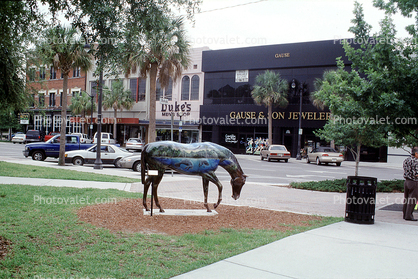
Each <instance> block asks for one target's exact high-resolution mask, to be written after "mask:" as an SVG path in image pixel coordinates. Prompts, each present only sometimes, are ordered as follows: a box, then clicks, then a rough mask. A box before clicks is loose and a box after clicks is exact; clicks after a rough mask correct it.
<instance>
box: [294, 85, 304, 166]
mask: <svg viewBox="0 0 418 279" xmlns="http://www.w3.org/2000/svg"><path fill="white" fill-rule="evenodd" d="M299 89H300V91H299V92H300V93H299V129H298V150H297V151H298V153H297V155H296V160H301V159H302V158H301V155H300V147H301V143H300V138H301V136H302V93H303V85H302V84H300V88H299Z"/></svg>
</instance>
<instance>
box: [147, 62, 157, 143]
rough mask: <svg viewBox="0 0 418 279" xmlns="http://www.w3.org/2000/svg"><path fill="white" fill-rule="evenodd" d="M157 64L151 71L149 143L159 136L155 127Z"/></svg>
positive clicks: (153, 65) (154, 64)
mask: <svg viewBox="0 0 418 279" xmlns="http://www.w3.org/2000/svg"><path fill="white" fill-rule="evenodd" d="M157 70H158V69H157V64H156V63H153V64H151V70H150V96H149V126H148V143H151V142H154V141H155V139H156V136H157V132H156V127H155V120H156V119H155V114H156V107H155V106H156V98H157V96H156V82H157Z"/></svg>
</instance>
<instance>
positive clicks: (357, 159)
mask: <svg viewBox="0 0 418 279" xmlns="http://www.w3.org/2000/svg"><path fill="white" fill-rule="evenodd" d="M360 149H361V144H358V145H357V156H356V170H355V174H354V175H355V176H358V166H359V163H360Z"/></svg>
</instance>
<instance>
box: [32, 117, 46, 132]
mask: <svg viewBox="0 0 418 279" xmlns="http://www.w3.org/2000/svg"><path fill="white" fill-rule="evenodd" d="M33 126H34V127H33V128H34V129H35V130H39V131H40V130H42V127H43V126H44V117H43V116H42V115H34V117H33Z"/></svg>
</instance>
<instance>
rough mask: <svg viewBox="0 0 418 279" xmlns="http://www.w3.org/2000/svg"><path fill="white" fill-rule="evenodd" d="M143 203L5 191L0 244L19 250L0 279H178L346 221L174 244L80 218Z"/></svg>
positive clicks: (26, 189) (41, 190)
mask: <svg viewBox="0 0 418 279" xmlns="http://www.w3.org/2000/svg"><path fill="white" fill-rule="evenodd" d="M1 166H2V168H3V167H4V165H3V164H1ZM29 168H32V167H29ZM50 171H51V172H55V171H56V170H55V169H50ZM36 172H37V171H36ZM95 176H97V175H95ZM140 197H141V194H138V193H129V192H123V191H118V190H112V189H110V190H99V189H77V188H58V187H36V186H25V185H0V223H1V225H0V236H2V237H4V238H6V239H7V240H9V241H11V243H12V244H11V245H10V246H9V248H10V249H9V251H8V253H7V255H6V257H5V258H4V259H2V260H0V278H29V277H30V278H70V277H74V278H87V277H89V278H137V277H144V278H170V277H172V276H175V275H178V274H181V273H184V272H187V271H190V270H193V269H196V268H199V267H203V266H206V265H208V264H210V263H213V262H216V261H219V260H222V259H225V258H227V257H230V256H233V255H236V254H239V253H242V252H245V251H248V250H250V249H253V248H256V247H259V246H261V245H264V244H267V243H270V242H273V241H275V240H278V239H281V238H283V237H286V236H289V235H292V234H296V233H300V232H302V231H306V230H309V229H313V228H316V227H319V226H324V225H327V224H330V223H333V222H337V221H341V218H323V219H322V220H321V221H318V222H315V223H312V224H310V225H309V226H307V227H289V230H288V231H287V232H277V231H272V230H243V231H237V230H234V229H223V230H221V231H220V232H213V231H206V232H202V233H200V234H185V235H182V236H168V235H155V234H154V235H146V234H141V233H132V234H128V233H111V232H110V231H108V230H107V229H103V228H99V227H94V226H92V225H90V224H87V223H83V222H81V221H79V220H78V218H77V215H76V210H77V209H78V208H80V207H82V206H86V205H88V204H94V203H95V202H105V201H111V202H115V200H116V202H117V201H120V200H122V199H126V198H140ZM283 226H286V225H283ZM36 276H38V277H36Z"/></svg>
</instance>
